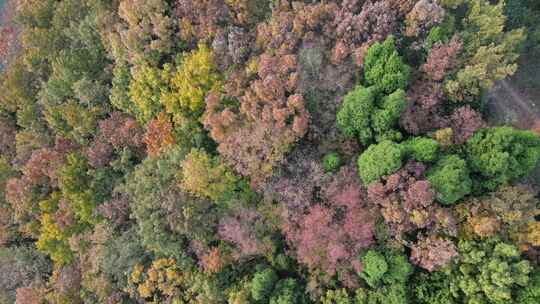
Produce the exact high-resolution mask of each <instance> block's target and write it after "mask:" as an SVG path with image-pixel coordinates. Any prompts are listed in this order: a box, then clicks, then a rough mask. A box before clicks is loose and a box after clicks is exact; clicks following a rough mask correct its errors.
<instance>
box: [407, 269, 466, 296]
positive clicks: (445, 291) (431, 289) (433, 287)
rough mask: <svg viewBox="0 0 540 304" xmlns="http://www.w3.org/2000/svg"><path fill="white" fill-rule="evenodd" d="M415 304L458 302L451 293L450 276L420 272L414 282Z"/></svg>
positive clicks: (437, 272)
mask: <svg viewBox="0 0 540 304" xmlns="http://www.w3.org/2000/svg"><path fill="white" fill-rule="evenodd" d="M411 291H412V295H413V297H414V301H415V302H414V303H418V304H454V303H456V300H455V299H454V297H453V296H452V292H451V291H450V280H449V279H448V274H447V273H445V272H443V271H436V272H433V273H425V272H418V273H417V274H416V276H415V277H414V279H413V281H412V288H411Z"/></svg>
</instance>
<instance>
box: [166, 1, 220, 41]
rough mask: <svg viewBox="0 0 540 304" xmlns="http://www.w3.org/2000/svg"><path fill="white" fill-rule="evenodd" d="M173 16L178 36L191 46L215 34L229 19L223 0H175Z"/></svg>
mask: <svg viewBox="0 0 540 304" xmlns="http://www.w3.org/2000/svg"><path fill="white" fill-rule="evenodd" d="M174 16H175V17H176V18H177V19H178V25H179V29H180V37H181V38H182V40H184V41H187V42H188V43H189V44H190V45H192V46H193V45H196V44H197V41H198V40H205V39H212V38H213V37H214V36H215V35H216V34H217V32H218V31H219V30H220V29H221V27H222V25H223V24H226V23H227V21H228V20H229V8H228V7H227V5H226V4H225V1H223V0H176V2H175V4H174Z"/></svg>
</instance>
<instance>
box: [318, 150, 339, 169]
mask: <svg viewBox="0 0 540 304" xmlns="http://www.w3.org/2000/svg"><path fill="white" fill-rule="evenodd" d="M340 165H341V158H340V157H339V154H337V153H336V152H330V153H328V154H326V155H325V156H324V157H323V159H322V166H323V169H324V171H325V172H335V171H337V169H339V166H340Z"/></svg>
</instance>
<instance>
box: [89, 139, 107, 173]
mask: <svg viewBox="0 0 540 304" xmlns="http://www.w3.org/2000/svg"><path fill="white" fill-rule="evenodd" d="M85 156H86V158H87V159H88V163H89V164H90V166H92V167H94V168H101V167H104V166H106V165H107V164H108V163H109V162H110V161H111V160H112V159H113V147H112V146H111V145H110V144H109V143H108V142H105V141H104V140H102V139H97V140H95V141H94V142H93V143H92V144H91V145H90V146H89V147H87V148H86V149H85Z"/></svg>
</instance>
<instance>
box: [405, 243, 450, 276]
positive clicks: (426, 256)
mask: <svg viewBox="0 0 540 304" xmlns="http://www.w3.org/2000/svg"><path fill="white" fill-rule="evenodd" d="M457 255H458V253H457V250H456V246H455V245H454V243H452V241H450V240H446V239H443V238H441V237H439V236H436V235H430V236H428V237H425V236H422V237H421V238H420V239H419V240H418V241H417V242H416V244H414V245H413V246H412V250H411V262H412V263H413V264H416V265H418V266H420V267H422V268H424V269H426V270H428V271H429V272H431V271H435V270H437V269H440V268H441V267H444V266H446V265H448V264H449V263H450V262H451V261H452V259H453V258H454V257H456V256H457Z"/></svg>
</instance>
